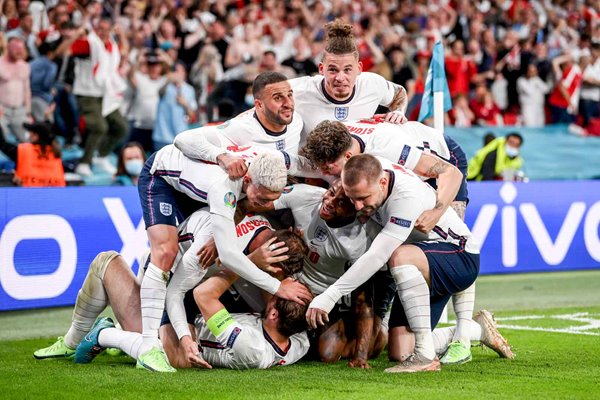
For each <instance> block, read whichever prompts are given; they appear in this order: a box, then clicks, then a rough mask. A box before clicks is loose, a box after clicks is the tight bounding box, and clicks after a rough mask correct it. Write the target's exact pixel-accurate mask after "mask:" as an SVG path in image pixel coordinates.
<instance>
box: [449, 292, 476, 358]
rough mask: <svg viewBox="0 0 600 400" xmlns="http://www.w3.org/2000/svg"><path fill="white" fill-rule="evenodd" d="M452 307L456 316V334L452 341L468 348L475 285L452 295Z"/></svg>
mask: <svg viewBox="0 0 600 400" xmlns="http://www.w3.org/2000/svg"><path fill="white" fill-rule="evenodd" d="M452 305H453V306H454V313H455V314H456V332H455V333H454V337H453V338H452V340H458V341H460V342H461V343H462V344H464V345H465V346H467V347H468V346H470V345H471V342H470V340H469V337H470V335H469V329H470V322H471V321H473V308H474V307H475V284H474V283H473V284H472V285H471V286H469V287H468V288H467V289H465V290H463V291H462V292H460V293H455V294H453V295H452Z"/></svg>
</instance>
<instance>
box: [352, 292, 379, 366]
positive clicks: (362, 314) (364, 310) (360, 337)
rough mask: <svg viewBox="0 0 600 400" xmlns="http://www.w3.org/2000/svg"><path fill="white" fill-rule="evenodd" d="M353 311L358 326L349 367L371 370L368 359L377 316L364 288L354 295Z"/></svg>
mask: <svg viewBox="0 0 600 400" xmlns="http://www.w3.org/2000/svg"><path fill="white" fill-rule="evenodd" d="M352 309H353V313H354V316H355V324H356V326H355V329H356V345H355V348H354V353H353V354H352V355H351V357H350V361H348V365H349V366H350V367H352V368H371V367H370V366H369V364H368V362H367V359H368V358H369V345H370V344H371V338H372V336H373V325H374V324H375V316H374V314H373V304H372V302H369V301H368V299H367V296H366V290H365V288H364V287H361V288H359V289H358V291H356V292H353V293H352Z"/></svg>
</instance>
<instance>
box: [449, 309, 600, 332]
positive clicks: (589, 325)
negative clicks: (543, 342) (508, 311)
mask: <svg viewBox="0 0 600 400" xmlns="http://www.w3.org/2000/svg"><path fill="white" fill-rule="evenodd" d="M593 315H594V316H595V314H593ZM536 319H537V320H539V319H557V320H563V321H577V322H582V323H586V325H577V326H568V327H565V328H542V327H536V326H523V325H510V324H503V323H502V322H504V321H523V320H536ZM497 321H498V322H499V323H498V328H504V329H514V330H521V331H538V332H553V333H569V334H572V335H587V336H600V332H587V331H588V330H591V329H600V319H595V318H591V316H590V314H589V313H587V312H579V313H574V314H557V315H519V316H514V317H505V318H497ZM450 323H454V324H456V321H450Z"/></svg>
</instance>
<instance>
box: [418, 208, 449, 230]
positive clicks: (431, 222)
mask: <svg viewBox="0 0 600 400" xmlns="http://www.w3.org/2000/svg"><path fill="white" fill-rule="evenodd" d="M442 215H443V212H442V211H441V210H436V209H434V210H427V211H423V213H422V214H421V215H419V218H417V220H416V221H415V229H417V230H419V231H421V232H423V233H429V231H431V230H432V229H433V228H434V227H435V224H437V223H438V221H439V220H440V218H441V217H442Z"/></svg>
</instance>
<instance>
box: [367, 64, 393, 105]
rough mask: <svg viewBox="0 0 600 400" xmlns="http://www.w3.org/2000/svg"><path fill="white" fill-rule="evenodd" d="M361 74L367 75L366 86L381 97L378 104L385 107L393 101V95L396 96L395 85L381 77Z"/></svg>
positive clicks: (372, 74) (368, 73)
mask: <svg viewBox="0 0 600 400" xmlns="http://www.w3.org/2000/svg"><path fill="white" fill-rule="evenodd" d="M363 74H366V75H367V79H368V81H367V82H368V83H367V84H368V85H369V86H370V87H372V88H373V90H375V91H376V92H377V93H379V94H380V95H381V100H380V101H379V104H380V105H382V106H385V107H387V106H388V105H389V104H390V103H391V102H392V100H394V95H395V94H396V85H395V84H394V83H393V82H390V81H388V80H386V79H385V78H384V77H382V76H381V75H377V74H374V73H371V72H363Z"/></svg>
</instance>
